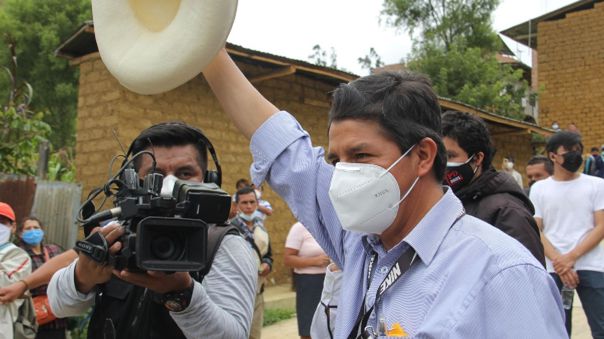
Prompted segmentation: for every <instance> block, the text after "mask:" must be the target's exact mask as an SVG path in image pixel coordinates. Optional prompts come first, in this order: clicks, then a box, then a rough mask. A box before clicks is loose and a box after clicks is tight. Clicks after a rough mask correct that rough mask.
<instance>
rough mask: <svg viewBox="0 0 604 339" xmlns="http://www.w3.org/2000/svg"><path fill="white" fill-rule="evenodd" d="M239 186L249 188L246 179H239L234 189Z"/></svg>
mask: <svg viewBox="0 0 604 339" xmlns="http://www.w3.org/2000/svg"><path fill="white" fill-rule="evenodd" d="M241 184H244V186H251V185H250V181H249V180H247V179H246V178H241V179H239V180H237V182H236V183H235V188H237V187H239V185H241Z"/></svg>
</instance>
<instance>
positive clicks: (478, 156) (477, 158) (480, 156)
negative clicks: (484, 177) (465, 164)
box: [473, 152, 484, 168]
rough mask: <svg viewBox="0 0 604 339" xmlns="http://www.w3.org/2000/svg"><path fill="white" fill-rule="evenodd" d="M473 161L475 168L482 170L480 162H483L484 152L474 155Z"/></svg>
mask: <svg viewBox="0 0 604 339" xmlns="http://www.w3.org/2000/svg"><path fill="white" fill-rule="evenodd" d="M473 161H474V163H475V164H476V167H478V168H482V162H483V161H484V152H478V153H475V154H474V159H473Z"/></svg>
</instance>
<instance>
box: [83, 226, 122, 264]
mask: <svg viewBox="0 0 604 339" xmlns="http://www.w3.org/2000/svg"><path fill="white" fill-rule="evenodd" d="M74 250H75V251H76V252H78V253H80V252H81V253H84V254H86V255H87V256H89V257H90V258H91V259H92V260H94V261H96V262H98V263H99V264H108V263H110V261H111V260H112V259H113V258H112V257H111V256H110V255H109V244H108V243H107V239H105V237H104V236H103V235H102V234H100V233H99V232H95V233H92V234H91V235H89V236H88V237H87V238H86V239H84V240H78V241H76V244H75V247H74Z"/></svg>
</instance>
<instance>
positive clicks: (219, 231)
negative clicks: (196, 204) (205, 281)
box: [199, 225, 240, 278]
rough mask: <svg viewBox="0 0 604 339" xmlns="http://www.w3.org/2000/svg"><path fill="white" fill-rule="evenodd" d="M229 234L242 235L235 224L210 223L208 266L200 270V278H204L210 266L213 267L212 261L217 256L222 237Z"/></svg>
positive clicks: (207, 250)
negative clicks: (219, 224)
mask: <svg viewBox="0 0 604 339" xmlns="http://www.w3.org/2000/svg"><path fill="white" fill-rule="evenodd" d="M227 234H233V235H240V233H239V230H238V229H237V227H235V226H233V225H224V226H223V225H221V226H218V225H210V227H209V228H208V247H207V249H206V254H207V258H206V267H204V268H203V270H201V271H199V274H200V278H203V277H205V276H206V274H208V272H209V271H210V268H212V262H214V257H215V256H216V252H218V248H219V247H220V244H221V243H222V239H223V238H224V236H225V235H227Z"/></svg>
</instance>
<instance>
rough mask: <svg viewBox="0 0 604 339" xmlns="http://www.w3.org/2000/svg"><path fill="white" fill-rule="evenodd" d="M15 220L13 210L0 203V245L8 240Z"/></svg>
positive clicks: (13, 228) (7, 205)
mask: <svg viewBox="0 0 604 339" xmlns="http://www.w3.org/2000/svg"><path fill="white" fill-rule="evenodd" d="M15 220H16V218H15V211H14V210H13V208H12V207H11V206H10V205H9V204H7V203H5V202H0V245H3V244H4V243H6V242H7V241H8V240H9V239H10V235H11V234H12V233H13V232H14V230H15V226H16V223H15Z"/></svg>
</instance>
